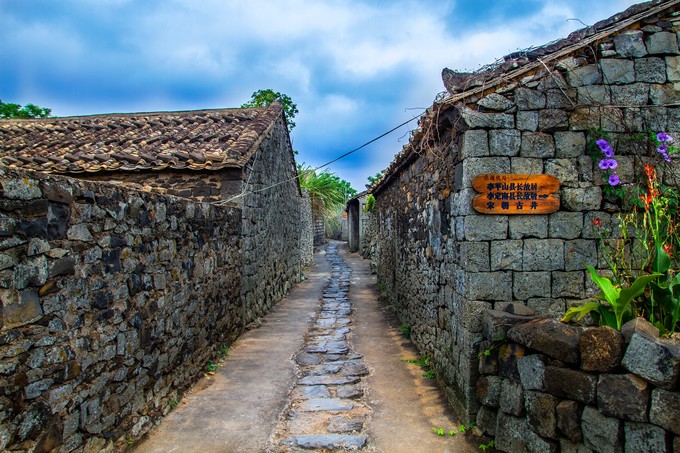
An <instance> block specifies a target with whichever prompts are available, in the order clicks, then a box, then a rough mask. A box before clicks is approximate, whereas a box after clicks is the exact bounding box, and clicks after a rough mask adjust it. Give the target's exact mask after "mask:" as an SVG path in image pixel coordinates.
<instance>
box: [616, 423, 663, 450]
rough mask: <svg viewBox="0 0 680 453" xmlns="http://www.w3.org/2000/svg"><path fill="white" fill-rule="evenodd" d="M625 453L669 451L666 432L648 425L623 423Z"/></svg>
mask: <svg viewBox="0 0 680 453" xmlns="http://www.w3.org/2000/svg"><path fill="white" fill-rule="evenodd" d="M623 432H624V436H625V438H626V444H625V449H624V452H625V453H659V452H666V451H669V450H668V447H667V444H666V432H665V431H664V430H663V429H661V428H659V427H658V426H654V425H650V424H649V423H637V422H625V423H624V425H623Z"/></svg>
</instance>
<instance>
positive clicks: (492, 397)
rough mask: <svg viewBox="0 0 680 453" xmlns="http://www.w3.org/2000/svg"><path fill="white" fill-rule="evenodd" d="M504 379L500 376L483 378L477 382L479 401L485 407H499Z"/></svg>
mask: <svg viewBox="0 0 680 453" xmlns="http://www.w3.org/2000/svg"><path fill="white" fill-rule="evenodd" d="M501 382H502V379H501V378H500V377H499V376H482V377H480V378H479V379H478V380H477V385H476V386H475V391H476V393H477V400H478V401H479V402H480V403H482V404H483V405H484V406H490V407H498V402H499V398H500V392H501Z"/></svg>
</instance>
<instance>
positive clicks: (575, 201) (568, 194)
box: [560, 187, 602, 211]
mask: <svg viewBox="0 0 680 453" xmlns="http://www.w3.org/2000/svg"><path fill="white" fill-rule="evenodd" d="M561 192H562V196H561V197H560V198H561V202H562V207H563V208H564V209H567V210H569V211H595V210H598V209H600V207H601V205H602V189H601V188H600V187H583V188H569V187H565V188H563V189H561Z"/></svg>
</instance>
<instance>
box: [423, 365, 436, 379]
mask: <svg viewBox="0 0 680 453" xmlns="http://www.w3.org/2000/svg"><path fill="white" fill-rule="evenodd" d="M423 376H425V377H426V378H428V379H434V378H436V377H437V375H436V374H435V372H434V370H433V369H431V368H430V369H429V370H427V371H425V372H424V373H423Z"/></svg>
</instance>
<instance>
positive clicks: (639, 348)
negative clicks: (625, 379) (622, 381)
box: [621, 333, 680, 390]
mask: <svg viewBox="0 0 680 453" xmlns="http://www.w3.org/2000/svg"><path fill="white" fill-rule="evenodd" d="M621 364H622V365H623V367H624V368H625V369H627V370H628V371H630V372H631V373H634V374H637V375H638V376H640V377H642V378H643V379H646V380H648V381H649V382H651V383H652V384H654V385H656V386H658V387H661V388H664V389H668V390H672V389H674V388H675V385H676V383H677V382H678V374H680V348H678V345H677V344H676V343H671V342H670V341H664V340H659V339H656V338H649V337H647V336H645V335H642V334H639V333H634V334H633V335H632V337H631V339H630V343H629V344H628V348H626V353H625V354H624V356H623V360H622V362H621Z"/></svg>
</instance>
